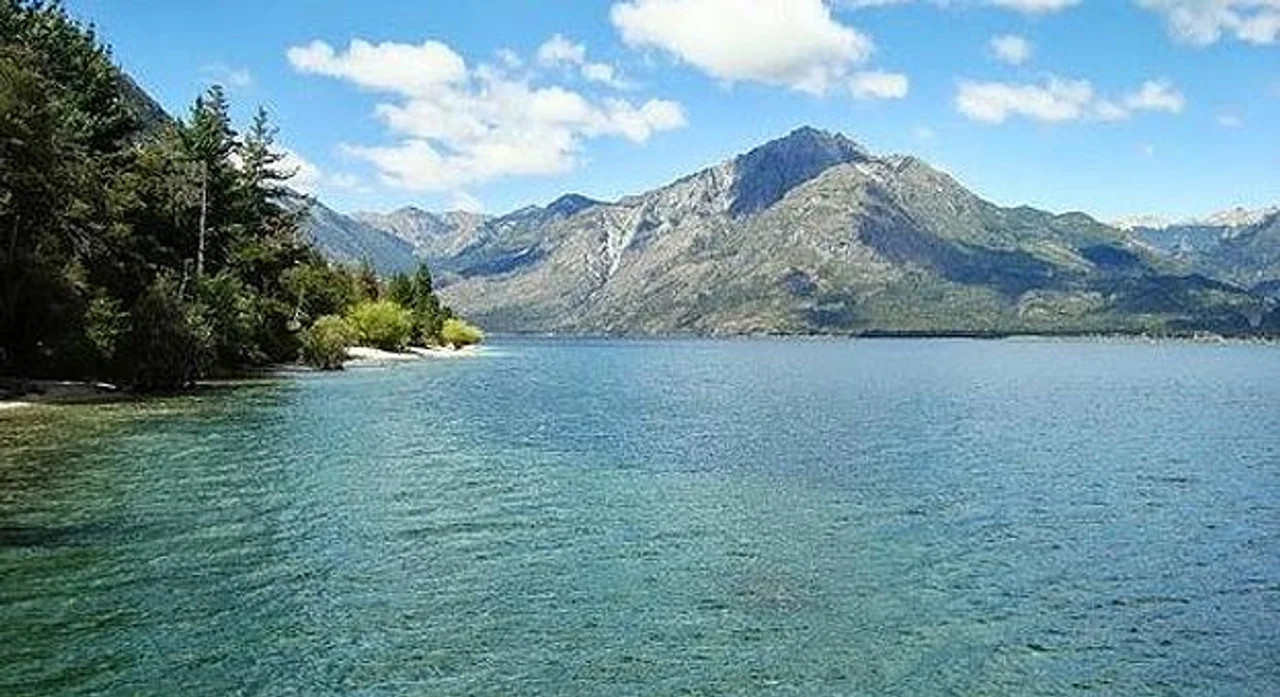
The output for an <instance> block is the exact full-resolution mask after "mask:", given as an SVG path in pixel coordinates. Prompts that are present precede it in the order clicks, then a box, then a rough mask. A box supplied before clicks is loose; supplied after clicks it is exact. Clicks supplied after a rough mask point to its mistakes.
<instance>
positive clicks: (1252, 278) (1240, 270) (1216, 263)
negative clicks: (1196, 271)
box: [1197, 211, 1280, 299]
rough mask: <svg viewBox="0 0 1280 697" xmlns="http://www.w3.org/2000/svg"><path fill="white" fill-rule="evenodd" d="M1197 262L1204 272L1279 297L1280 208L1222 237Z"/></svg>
mask: <svg viewBox="0 0 1280 697" xmlns="http://www.w3.org/2000/svg"><path fill="white" fill-rule="evenodd" d="M1197 264H1198V266H1199V267H1200V268H1202V269H1204V270H1205V272H1206V273H1212V274H1214V275H1216V276H1218V277H1220V278H1226V279H1229V280H1230V281H1232V282H1234V283H1237V284H1239V285H1241V286H1244V287H1246V288H1250V289H1252V290H1253V291H1254V292H1257V293H1260V294H1264V295H1268V296H1270V297H1273V298H1277V299H1280V211H1276V212H1273V213H1271V214H1270V215H1269V216H1267V217H1265V218H1262V219H1261V220H1258V221H1257V222H1256V223H1254V224H1252V225H1248V226H1246V227H1244V228H1240V229H1238V230H1236V231H1235V233H1234V234H1232V235H1230V236H1228V237H1225V238H1224V239H1222V240H1221V241H1220V242H1219V244H1218V245H1216V246H1215V247H1213V248H1212V249H1209V250H1207V251H1206V252H1205V253H1204V254H1202V255H1201V256H1200V257H1199V258H1198V259H1197Z"/></svg>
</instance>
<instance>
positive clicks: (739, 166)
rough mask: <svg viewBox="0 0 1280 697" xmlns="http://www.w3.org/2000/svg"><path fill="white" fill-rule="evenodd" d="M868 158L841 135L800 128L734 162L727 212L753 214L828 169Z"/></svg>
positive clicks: (737, 214)
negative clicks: (731, 188)
mask: <svg viewBox="0 0 1280 697" xmlns="http://www.w3.org/2000/svg"><path fill="white" fill-rule="evenodd" d="M868 158H869V155H868V154H867V151H866V150H864V149H863V148H862V146H860V145H858V144H857V143H855V142H853V141H852V140H850V139H849V138H847V137H845V136H844V135H843V134H840V133H831V132H829V131H823V130H819V129H817V128H814V127H812V126H801V127H800V128H797V129H795V130H794V131H791V132H790V133H788V134H787V135H785V136H783V137H781V138H778V139H776V140H771V141H769V142H768V143H765V144H764V145H761V146H760V147H757V148H755V149H753V150H751V151H750V152H748V153H746V154H744V155H739V156H738V157H737V158H735V159H734V161H733V166H734V174H735V176H734V184H733V203H732V204H731V205H730V208H729V212H730V213H732V214H733V215H734V216H735V217H742V216H746V215H750V214H752V213H756V212H758V211H761V210H763V209H765V208H768V207H769V206H771V205H773V204H774V203H776V202H777V201H778V200H780V199H781V198H782V197H783V196H785V195H786V194H787V192H788V191H790V190H791V189H793V188H795V187H796V186H797V185H799V184H803V183H804V182H806V181H809V180H810V179H813V178H814V177H816V176H818V175H819V174H821V173H822V172H823V171H825V170H827V169H828V168H830V167H833V166H835V165H839V164H844V163H847V162H858V161H862V160H866V159H868Z"/></svg>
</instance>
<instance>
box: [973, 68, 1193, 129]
mask: <svg viewBox="0 0 1280 697" xmlns="http://www.w3.org/2000/svg"><path fill="white" fill-rule="evenodd" d="M955 104H956V108H957V109H958V110H959V111H960V113H962V114H964V115H965V116H968V117H969V118H971V119H973V120H975V121H982V122H984V123H1004V122H1005V121H1007V120H1008V119H1009V118H1010V117H1013V116H1022V117H1025V118H1028V119H1032V120H1035V121H1044V122H1050V123H1053V122H1061V121H1080V120H1084V119H1092V120H1096V121H1122V120H1124V119H1127V118H1129V117H1130V116H1132V115H1133V113H1134V112H1137V111H1165V112H1169V113H1178V112H1181V111H1182V110H1183V108H1184V107H1185V106H1186V99H1185V98H1184V97H1183V96H1182V93H1181V92H1179V91H1178V90H1177V89H1176V88H1174V86H1173V85H1172V84H1171V83H1169V82H1168V81H1167V80H1148V81H1146V82H1144V83H1142V85H1141V86H1140V87H1139V88H1138V89H1136V90H1134V91H1132V92H1129V93H1128V94H1126V95H1124V96H1123V97H1121V98H1120V99H1119V100H1113V99H1104V98H1101V97H1099V96H1098V95H1097V93H1096V92H1095V90H1094V88H1093V85H1092V84H1090V83H1089V81H1088V80H1071V79H1064V78H1059V77H1056V76H1049V77H1048V78H1047V79H1046V81H1045V82H1044V84H1018V83H1005V82H973V81H969V80H965V81H961V83H960V88H959V90H958V91H957V93H956V98H955Z"/></svg>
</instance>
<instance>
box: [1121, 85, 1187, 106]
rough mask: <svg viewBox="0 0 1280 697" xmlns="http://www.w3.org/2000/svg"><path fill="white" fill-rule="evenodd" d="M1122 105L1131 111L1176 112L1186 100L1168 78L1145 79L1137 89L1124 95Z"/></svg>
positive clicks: (1184, 104)
mask: <svg viewBox="0 0 1280 697" xmlns="http://www.w3.org/2000/svg"><path fill="white" fill-rule="evenodd" d="M1124 105H1125V107H1127V108H1128V109H1129V110H1131V111H1142V110H1147V111H1167V112H1169V113H1172V114H1177V113H1179V112H1181V111H1182V109H1183V108H1184V107H1186V105H1187V100H1186V98H1185V97H1183V96H1182V93H1181V92H1179V91H1178V90H1177V89H1176V88H1174V86H1173V84H1172V83H1170V82H1169V81H1168V80H1147V81H1146V82H1144V83H1142V86H1141V87H1139V88H1138V89H1137V90H1135V91H1133V92H1130V93H1129V94H1128V95H1126V96H1125V98H1124Z"/></svg>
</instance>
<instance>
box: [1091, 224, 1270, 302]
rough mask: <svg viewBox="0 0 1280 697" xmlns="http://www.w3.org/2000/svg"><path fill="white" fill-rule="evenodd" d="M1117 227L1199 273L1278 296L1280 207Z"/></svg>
mask: <svg viewBox="0 0 1280 697" xmlns="http://www.w3.org/2000/svg"><path fill="white" fill-rule="evenodd" d="M1117 225H1118V226H1122V227H1124V229H1126V230H1127V231H1128V232H1129V233H1130V234H1132V235H1133V236H1134V237H1136V238H1137V239H1139V240H1141V241H1142V242H1144V243H1146V244H1148V245H1150V246H1151V247H1153V248H1154V249H1156V250H1158V251H1159V252H1160V253H1162V254H1166V255H1169V256H1171V257H1173V258H1176V259H1178V260H1181V261H1183V262H1185V263H1186V264H1187V265H1188V266H1189V267H1190V268H1192V269H1194V270H1195V271H1197V272H1199V273H1202V274H1204V275H1206V276H1209V277H1212V278H1218V279H1221V280H1225V281H1229V282H1231V283H1234V284H1237V285H1239V286H1242V287H1244V288H1248V289H1251V290H1253V291H1255V292H1258V293H1262V294H1266V295H1270V296H1273V297H1280V207H1272V208H1262V209H1253V210H1250V209H1246V208H1231V209H1228V210H1225V211H1220V212H1218V213H1214V214H1212V215H1209V216H1206V217H1204V218H1202V219H1197V220H1186V221H1181V222H1168V221H1162V220H1158V219H1155V218H1153V217H1145V218H1140V219H1131V220H1128V221H1120V222H1119V223H1117Z"/></svg>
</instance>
